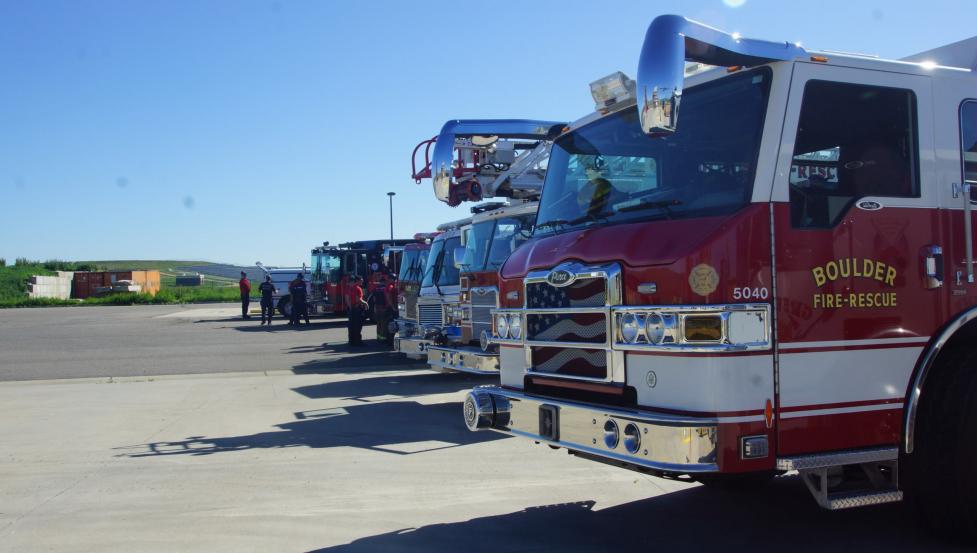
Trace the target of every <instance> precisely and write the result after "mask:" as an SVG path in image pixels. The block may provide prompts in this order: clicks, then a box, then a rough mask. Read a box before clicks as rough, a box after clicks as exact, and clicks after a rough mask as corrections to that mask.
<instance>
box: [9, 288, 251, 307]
mask: <svg viewBox="0 0 977 553" xmlns="http://www.w3.org/2000/svg"><path fill="white" fill-rule="evenodd" d="M240 299H241V296H240V293H239V292H238V290H237V288H191V287H184V286H180V287H173V288H168V289H165V290H160V292H159V293H158V294H156V295H155V296H152V295H150V294H144V293H134V292H118V293H115V294H109V295H106V296H99V297H91V298H86V299H84V300H59V299H54V298H28V297H19V298H15V299H0V308H11V307H63V306H86V305H169V304H181V303H213V302H235V301H239V300H240Z"/></svg>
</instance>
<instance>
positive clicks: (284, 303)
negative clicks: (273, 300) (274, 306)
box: [278, 296, 292, 321]
mask: <svg viewBox="0 0 977 553" xmlns="http://www.w3.org/2000/svg"><path fill="white" fill-rule="evenodd" d="M278 312H279V313H281V314H282V317H285V319H286V320H289V321H291V320H292V298H290V297H288V296H285V297H284V298H282V299H280V300H278Z"/></svg>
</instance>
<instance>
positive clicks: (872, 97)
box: [464, 16, 977, 537]
mask: <svg viewBox="0 0 977 553" xmlns="http://www.w3.org/2000/svg"><path fill="white" fill-rule="evenodd" d="M686 62H691V63H693V64H697V65H690V66H686ZM707 66H718V67H711V68H709V69H705V68H706V67H707ZM975 70H977V37H975V38H973V39H968V40H966V41H963V42H960V43H955V44H952V45H949V46H947V47H944V48H939V49H936V50H933V51H930V52H925V53H923V54H920V55H917V56H912V57H910V58H907V59H905V60H884V59H878V58H874V57H869V56H861V55H856V54H839V53H834V52H815V51H808V50H806V49H804V48H803V47H801V46H800V45H797V44H790V43H784V42H768V41H763V40H753V39H745V38H742V37H739V36H738V35H735V34H726V33H724V32H722V31H718V30H716V29H713V28H711V27H707V26H705V25H701V24H699V23H696V22H694V21H690V20H688V19H685V18H683V17H680V16H661V17H658V18H656V19H655V20H654V21H653V22H652V23H651V25H650V27H649V29H648V32H647V35H646V37H645V42H644V46H643V48H642V50H641V55H640V59H639V65H638V74H637V81H636V83H635V82H633V81H630V79H627V78H626V77H624V76H623V75H620V76H619V77H618V78H616V79H611V80H604V81H603V82H601V81H599V82H597V83H594V84H593V85H592V92H593V94H594V98H595V101H596V103H597V111H596V112H594V113H593V114H590V115H588V116H586V117H584V118H583V119H581V120H579V121H577V122H575V123H573V124H572V125H571V128H570V129H569V130H568V131H567V132H564V133H563V134H562V135H561V136H560V137H558V138H557V139H556V141H555V142H554V145H553V148H552V153H551V156H550V160H549V166H548V169H547V174H546V184H545V187H544V190H543V194H542V197H541V199H540V206H539V214H538V218H537V223H536V227H535V230H534V235H533V238H532V239H531V240H530V241H529V242H528V243H527V244H525V245H524V246H522V247H521V248H520V249H518V250H516V251H515V252H514V253H513V255H512V256H510V257H509V259H508V261H506V263H505V264H504V265H503V266H502V268H501V270H500V277H499V298H500V300H499V301H500V308H499V309H498V310H497V311H496V312H495V320H494V324H493V330H494V334H493V338H492V341H493V343H496V344H498V346H499V347H500V370H501V374H500V379H501V382H500V385H499V386H492V387H478V388H475V389H474V390H472V392H471V393H470V394H469V396H468V397H467V399H466V402H465V406H464V417H465V421H466V423H467V425H468V426H469V428H470V429H472V430H481V429H492V430H496V431H501V432H505V433H509V434H513V435H517V436H522V437H526V438H529V439H532V440H535V441H537V442H540V443H544V444H547V445H550V446H555V447H562V448H566V449H567V450H568V451H569V452H570V453H572V454H574V455H577V456H580V457H582V458H586V459H591V460H595V461H600V462H604V463H609V464H612V465H615V466H619V467H624V468H629V469H633V470H638V471H642V472H646V473H650V474H654V475H658V476H663V477H667V478H680V479H691V480H698V481H700V482H703V483H705V484H707V485H729V484H733V483H737V484H742V483H744V482H759V481H763V480H766V479H768V478H770V477H772V476H774V475H776V474H778V473H781V472H784V471H799V473H800V479H801V480H802V481H803V482H804V484H805V485H806V487H807V488H808V489H809V490H810V492H811V493H812V494H813V495H814V497H815V498H816V499H817V501H818V502H819V504H820V505H821V506H823V507H825V508H828V509H841V508H846V507H855V506H861V505H873V504H878V503H885V502H891V501H898V500H901V499H903V497H904V496H906V497H911V498H912V499H914V501H915V502H916V503H917V504H919V505H920V506H921V507H922V512H923V513H924V516H925V517H926V519H927V520H928V521H930V522H931V523H933V524H934V525H935V526H937V527H939V528H942V529H948V530H952V531H961V532H963V533H965V534H967V535H969V536H971V537H974V536H975V535H977V511H975V510H974V509H973V508H972V503H971V502H972V500H971V498H972V497H973V496H974V495H975V494H977V470H975V466H977V442H975V440H974V439H973V437H974V436H975V435H977V348H975V347H974V346H973V343H974V340H975V339H977V322H975V321H974V319H975V318H977V307H975V306H977V283H975V278H974V265H973V261H974V260H973V246H972V244H973V230H974V229H973V220H972V215H971V212H972V209H973V208H972V204H973V202H974V201H975V200H977V194H972V193H971V192H972V187H973V185H974V184H977V77H975V73H974V71H975Z"/></svg>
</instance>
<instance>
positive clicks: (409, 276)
mask: <svg viewBox="0 0 977 553" xmlns="http://www.w3.org/2000/svg"><path fill="white" fill-rule="evenodd" d="M428 251H429V250H418V249H411V250H404V258H403V260H402V261H401V262H400V273H399V274H398V275H397V278H399V279H400V280H403V281H405V282H406V281H411V282H417V281H419V280H421V276H422V275H423V274H424V266H425V265H426V264H427V252H428Z"/></svg>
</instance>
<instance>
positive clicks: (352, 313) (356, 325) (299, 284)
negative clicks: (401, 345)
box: [238, 271, 386, 347]
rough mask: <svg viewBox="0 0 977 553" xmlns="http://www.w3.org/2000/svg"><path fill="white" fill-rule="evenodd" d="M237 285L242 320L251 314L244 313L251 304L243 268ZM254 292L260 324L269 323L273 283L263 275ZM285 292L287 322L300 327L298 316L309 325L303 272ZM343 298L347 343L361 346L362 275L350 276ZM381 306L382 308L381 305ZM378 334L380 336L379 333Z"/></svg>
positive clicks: (364, 301)
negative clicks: (288, 301) (288, 302)
mask: <svg viewBox="0 0 977 553" xmlns="http://www.w3.org/2000/svg"><path fill="white" fill-rule="evenodd" d="M238 286H239V288H240V290H241V316H242V317H243V318H244V319H250V318H251V315H249V314H248V310H249V308H250V305H251V281H249V280H248V275H247V273H245V272H244V271H241V280H240V281H238ZM258 291H259V292H261V324H262V325H265V324H267V325H270V324H271V318H272V316H273V315H274V313H275V304H274V294H275V292H276V291H277V290H276V288H275V285H274V284H273V283H272V282H271V276H270V275H266V276H265V281H264V282H262V283H261V284H259V285H258ZM288 292H289V296H290V299H291V307H292V309H291V316H290V317H289V321H288V325H289V326H300V325H301V324H302V319H304V320H305V324H306V325H308V324H311V323H310V322H309V307H308V302H307V297H306V295H307V293H308V288H307V287H306V281H305V275H303V274H302V273H298V274H297V275H296V277H295V278H294V279H293V280H292V281H291V282H289V283H288ZM347 301H348V304H347V305H349V306H350V308H349V321H348V323H347V330H348V332H349V345H350V346H354V347H360V346H363V345H364V344H363V336H362V331H363V320H364V319H365V318H366V311H367V309H368V308H369V304H368V303H367V302H366V300H365V299H364V297H363V277H360V276H354V277H352V279H351V282H350V285H349V287H348V289H347ZM383 307H384V308H385V305H384V306H383ZM383 311H385V309H383ZM384 319H386V318H384ZM378 328H379V325H378ZM378 337H380V338H383V336H378Z"/></svg>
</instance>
